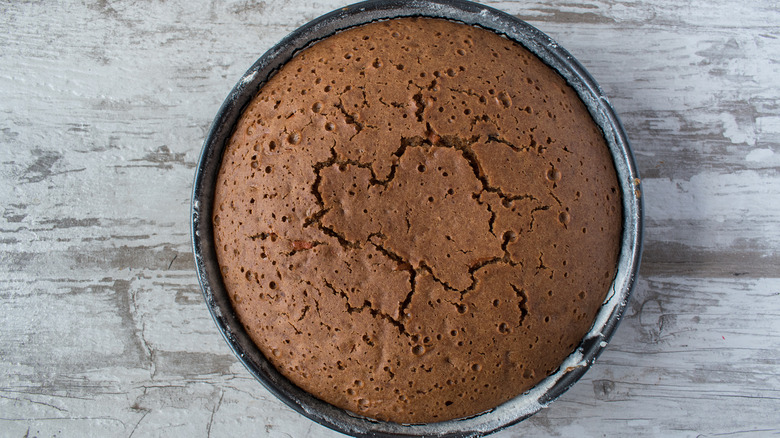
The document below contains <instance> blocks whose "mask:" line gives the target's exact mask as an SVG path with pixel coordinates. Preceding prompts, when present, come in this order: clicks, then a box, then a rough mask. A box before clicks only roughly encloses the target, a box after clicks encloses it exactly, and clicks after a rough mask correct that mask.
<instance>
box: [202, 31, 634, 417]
mask: <svg viewBox="0 0 780 438" xmlns="http://www.w3.org/2000/svg"><path fill="white" fill-rule="evenodd" d="M212 219H213V224H214V234H215V243H216V248H217V255H218V259H219V263H220V266H221V269H222V275H223V279H224V283H225V286H226V288H227V291H228V293H229V294H230V297H231V300H232V303H233V306H234V308H235V311H236V313H237V314H238V316H239V318H240V320H241V322H242V324H243V325H244V326H245V328H246V330H247V332H248V333H249V335H250V336H251V337H252V339H253V340H254V342H255V343H256V344H257V346H258V348H259V349H260V350H261V351H262V352H263V354H264V355H265V356H266V357H267V358H268V359H269V361H271V363H273V364H274V366H275V367H276V368H277V369H278V370H279V371H280V372H281V373H282V374H283V375H285V376H286V377H287V378H289V379H290V380H291V381H292V382H293V383H295V384H296V385H298V386H299V387H301V388H302V389H304V390H306V391H308V392H309V393H311V394H313V395H314V396H316V397H318V398H320V399H322V400H324V401H326V402H329V403H331V404H333V405H335V406H338V407H341V408H344V409H348V410H350V411H353V412H356V413H359V414H362V415H366V416H370V417H374V418H378V419H382V420H389V421H395V422H400V423H423V422H435V421H443V420H448V419H452V418H460V417H465V416H471V415H475V414H478V413H480V412H483V411H485V410H488V409H490V408H493V407H495V406H497V405H498V404H500V403H503V402H505V401H507V400H509V399H511V398H513V397H515V396H517V395H519V394H521V393H523V392H524V391H526V390H528V389H530V388H531V387H533V386H534V385H535V384H536V383H538V382H539V381H540V380H542V379H543V378H545V377H546V376H547V375H549V374H550V373H551V372H553V371H555V369H556V368H557V367H558V365H559V364H560V363H561V362H562V361H563V359H564V358H565V357H566V356H568V355H569V354H570V353H571V352H572V351H573V350H574V349H575V348H576V347H577V345H578V344H579V342H580V340H581V339H582V337H583V336H584V335H585V333H586V332H587V331H588V330H589V328H590V327H591V325H592V323H593V320H594V317H595V315H596V313H597V311H598V310H599V308H600V306H601V304H602V302H603V300H604V298H605V296H606V293H607V291H608V288H609V286H610V285H611V282H612V279H613V276H614V273H615V269H616V263H617V257H618V249H619V242H620V238H621V235H622V230H621V223H622V207H621V199H620V193H619V190H618V182H617V178H616V174H615V169H614V165H613V162H612V158H611V155H610V153H609V150H608V148H607V146H606V143H605V141H604V138H603V135H602V133H601V131H600V130H599V129H598V127H597V126H596V124H595V123H594V122H593V120H592V119H591V117H590V115H589V113H588V112H587V110H586V108H585V106H584V105H583V104H582V102H581V101H580V100H579V98H578V97H577V95H576V93H575V92H574V90H573V89H571V88H570V87H569V86H568V85H567V84H566V82H565V81H564V80H563V79H562V78H561V77H560V76H559V75H558V74H557V73H555V72H554V71H553V70H551V69H550V68H549V67H547V66H546V65H545V64H544V63H542V62H541V61H540V60H538V59H537V58H536V57H535V56H534V55H533V54H531V53H530V52H528V51H527V50H525V49H524V48H522V46H520V45H518V44H516V43H514V42H512V41H510V40H508V39H506V38H503V37H501V36H498V35H496V34H494V33H492V32H489V31H486V30H483V29H479V28H476V27H471V26H466V25H463V24H459V23H453V22H449V21H445V20H440V19H425V18H404V19H395V20H389V21H382V22H376V23H371V24H368V25H364V26H360V27H355V28H352V29H349V30H346V31H343V32H340V33H337V34H335V35H333V36H331V37H329V38H326V39H324V40H322V41H320V42H318V43H316V44H315V45H313V46H311V47H309V48H307V49H305V50H303V51H302V52H300V53H299V54H297V55H296V56H295V57H294V58H293V59H292V60H290V61H289V62H288V63H286V64H285V65H284V66H283V67H282V68H281V69H280V70H279V71H278V72H277V73H276V74H275V75H274V76H273V77H272V78H271V79H270V80H269V81H268V82H267V83H266V84H265V85H264V86H263V87H262V88H261V89H260V91H259V92H258V94H257V96H256V97H255V98H254V99H253V100H252V102H251V103H250V104H249V105H248V107H247V108H246V109H245V111H244V114H243V115H242V117H241V119H240V120H239V122H238V124H237V126H236V128H235V132H234V134H233V136H232V138H231V140H230V142H229V144H228V145H227V148H226V150H225V153H224V156H223V159H222V165H221V168H220V172H219V176H218V180H217V187H216V194H215V204H214V213H213V218H212Z"/></svg>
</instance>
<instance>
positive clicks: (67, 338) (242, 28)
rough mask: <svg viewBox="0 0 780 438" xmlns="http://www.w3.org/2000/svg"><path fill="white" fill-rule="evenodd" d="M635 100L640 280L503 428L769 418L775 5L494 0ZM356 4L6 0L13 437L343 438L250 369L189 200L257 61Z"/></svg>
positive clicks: (6, 323)
mask: <svg viewBox="0 0 780 438" xmlns="http://www.w3.org/2000/svg"><path fill="white" fill-rule="evenodd" d="M488 4H489V5H491V6H494V7H497V8H499V9H502V10H504V11H507V12H509V13H511V14H514V15H516V16H518V17H520V18H522V19H525V20H527V21H529V22H530V23H531V24H533V25H535V26H537V27H538V28H540V29H541V30H542V31H544V32H546V33H548V34H549V35H550V36H552V37H553V38H554V39H556V40H557V41H558V42H559V43H560V44H561V45H562V46H563V47H566V48H567V49H568V50H569V51H570V52H571V53H572V54H573V55H574V56H575V57H577V59H578V60H579V61H580V62H582V63H583V64H584V65H585V66H586V68H587V69H588V70H589V71H590V72H591V74H592V75H593V76H594V77H595V78H596V79H597V81H598V82H599V83H600V84H601V86H602V87H603V88H604V90H605V92H606V94H607V95H608V96H609V97H610V100H611V101H612V103H613V105H614V106H615V108H616V110H617V111H618V113H619V114H620V116H621V118H622V120H623V122H624V124H625V127H626V130H627V132H628V135H629V137H630V139H631V141H632V147H633V150H634V153H635V155H636V159H637V162H638V165H639V170H640V173H641V174H642V177H643V180H642V185H643V193H644V199H645V206H646V213H647V215H646V225H647V226H646V230H645V231H646V240H645V255H644V259H643V267H642V272H641V276H640V280H639V284H638V286H637V289H636V291H635V294H634V296H633V298H632V301H631V303H630V305H629V309H628V310H627V315H626V317H625V319H624V321H623V322H622V324H621V326H620V328H619V330H618V331H617V334H616V336H615V337H614V338H613V340H612V342H611V344H610V346H609V347H608V348H607V349H606V351H605V352H604V353H603V354H602V356H601V357H600V359H599V360H598V361H597V363H596V365H595V366H594V367H593V368H592V369H591V370H590V371H589V372H588V373H587V374H586V376H585V377H584V378H583V379H582V380H581V381H580V382H578V383H577V384H576V385H575V386H574V387H573V388H572V389H571V390H570V391H568V392H567V393H566V394H564V395H563V396H562V397H561V398H560V399H559V400H557V401H556V402H554V403H553V404H552V405H551V406H550V407H549V408H547V409H545V410H543V411H541V412H540V413H539V414H537V415H535V416H534V417H532V418H531V419H529V420H527V421H525V422H523V423H521V424H519V425H516V426H514V427H511V428H509V429H507V430H505V431H502V432H500V433H498V434H497V435H496V436H499V437H518V436H540V435H550V436H614V435H622V434H626V433H631V434H633V435H638V436H741V435H750V434H753V435H757V436H764V435H770V434H778V433H780V415H779V414H778V412H780V272H779V271H778V266H780V255H779V254H778V251H777V249H778V247H780V175H779V174H778V169H779V168H780V26H778V23H780V8H778V6H777V4H776V2H774V1H771V0H754V1H737V0H719V1H703V0H693V1H690V2H679V1H671V0H648V1H644V2H637V1H617V0H603V1H580V0H553V1H525V2H515V1H499V2H488ZM344 5H345V4H344V3H340V2H336V1H333V0H326V1H321V2H311V1H297V0H286V1H277V0H268V1H254V0H241V1H216V0H215V1H212V2H205V1H183V0H169V1H165V2H159V1H135V0H120V1H116V2H106V1H97V2H74V1H70V2H59V3H53V2H36V1H29V2H15V1H14V2H12V1H0V213H1V214H2V218H0V324H1V325H0V327H2V330H1V331H0V435H2V436H18V437H22V436H38V437H44V436H120V437H128V436H195V437H197V436H212V435H213V436H227V435H238V436H246V435H250V434H252V435H269V436H291V437H320V436H334V437H335V436H338V434H336V433H335V432H331V431H329V430H327V429H325V428H323V427H321V426H319V425H316V424H314V423H312V422H311V421H308V420H306V419H305V418H303V417H301V416H300V415H298V414H296V413H295V412H293V411H292V410H290V409H289V408H287V407H286V406H284V405H283V404H282V403H280V402H279V401H277V400H276V399H275V398H274V397H273V396H272V395H271V394H270V393H268V392H267V391H266V390H265V389H263V388H262V387H261V386H260V385H259V384H258V383H256V382H255V381H254V380H253V379H252V378H251V377H250V375H249V374H248V373H247V372H246V370H245V369H244V368H243V366H241V365H240V364H239V363H238V362H237V360H236V359H235V357H234V356H233V355H232V354H231V352H230V351H229V349H228V347H227V345H226V344H225V342H224V341H223V340H222V339H221V337H220V335H219V333H218V332H217V330H216V328H215V326H214V324H213V322H212V321H211V318H210V316H209V315H208V312H207V310H206V307H205V305H204V303H203V301H202V298H201V295H200V291H199V288H198V285H197V280H196V277H195V274H194V270H193V259H192V255H191V252H190V240H189V225H188V220H189V197H190V192H191V185H192V179H193V175H194V167H195V163H196V160H197V157H198V154H199V152H200V148H201V145H202V143H203V140H204V137H205V134H206V131H207V130H208V128H209V125H210V124H211V120H212V118H213V117H214V115H215V113H216V111H217V109H218V108H219V106H220V104H221V102H222V100H223V99H224V98H225V96H226V95H227V93H228V92H229V90H230V89H231V88H232V86H233V84H234V83H235V82H236V81H237V80H238V78H239V77H240V76H241V74H242V73H243V72H244V71H245V70H246V69H247V68H248V67H249V66H250V65H251V64H252V63H253V62H254V60H255V59H256V58H257V57H258V56H259V55H260V54H262V53H263V52H264V51H265V50H267V49H268V48H270V47H271V46H272V45H273V44H274V43H275V42H277V41H278V40H279V39H280V38H282V37H283V36H284V35H286V34H287V33H288V32H290V31H292V30H293V29H295V28H296V27H298V26H300V25H301V24H303V23H305V22H307V21H309V20H311V19H313V18H315V17H317V16H319V15H321V14H323V13H326V12H328V11H330V10H332V9H335V8H337V7H341V6H344Z"/></svg>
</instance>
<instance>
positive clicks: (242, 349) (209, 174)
mask: <svg viewBox="0 0 780 438" xmlns="http://www.w3.org/2000/svg"><path fill="white" fill-rule="evenodd" d="M412 16H419V17H431V18H444V19H449V20H453V21H457V22H461V23H465V24H468V25H474V26H479V27H482V28H485V29H487V30H490V31H493V32H495V33H498V34H500V35H503V36H505V37H506V38H509V39H511V40H513V41H516V42H518V43H519V44H521V45H522V46H524V47H525V48H526V49H528V50H529V51H531V52H532V53H534V54H535V55H536V56H537V57H539V58H540V59H541V60H542V61H543V62H545V63H546V64H547V65H549V66H550V67H552V68H553V69H554V70H556V71H557V72H558V73H559V74H560V75H561V76H563V78H564V79H565V80H566V81H567V82H568V83H569V85H570V86H571V87H572V88H573V89H574V90H575V91H576V92H577V94H578V95H579V97H580V99H581V100H582V101H583V102H584V104H585V106H586V107H587V108H588V111H589V112H590V114H591V116H592V117H593V120H594V121H595V122H596V124H597V125H599V127H600V128H601V130H602V131H603V133H604V137H605V139H606V142H607V144H608V146H609V149H610V152H611V154H612V157H613V161H614V164H615V169H616V171H617V176H618V182H619V184H620V189H621V192H622V199H623V237H622V244H621V249H620V256H619V259H618V266H617V273H616V276H615V279H614V281H613V283H612V286H611V288H610V290H609V291H608V293H607V298H606V300H605V301H604V303H603V305H602V306H601V309H600V311H599V313H598V314H597V316H596V320H595V322H594V324H593V327H592V328H591V330H590V331H589V332H588V333H587V334H586V336H585V337H584V338H583V339H582V341H581V343H580V345H579V346H578V347H577V349H576V350H575V351H574V352H573V353H572V354H571V355H569V356H568V357H567V358H566V359H565V360H564V361H563V363H561V365H560V367H559V368H558V369H557V371H555V372H554V373H553V374H552V375H550V376H548V377H547V378H546V379H544V380H542V381H541V382H540V383H539V384H537V385H536V386H535V387H534V388H532V389H531V390H529V391H527V392H526V393H524V394H522V395H519V396H517V397H515V398H514V399H512V400H510V401H508V402H506V403H504V404H502V405H500V406H498V407H496V408H493V409H491V410H489V411H486V412H483V413H481V414H478V415H476V416H473V417H469V418H462V419H456V420H449V421H443V422H438V423H428V424H410V425H405V424H398V423H391V422H384V421H378V420H375V419H371V418H367V417H363V416H360V415H357V414H354V413H352V412H349V411H346V410H343V409H340V408H336V407H334V406H332V405H330V404H328V403H325V402H323V401H321V400H319V399H317V398H315V397H313V396H311V395H310V394H308V393H307V392H305V391H303V390H302V389H300V388H298V387H297V386H295V385H294V384H292V383H291V382H290V381H289V380H287V379H286V378H285V377H284V376H282V375H281V374H280V373H279V372H278V371H276V369H275V368H274V367H273V366H272V365H271V364H270V363H269V362H268V361H267V360H266V358H265V357H264V356H263V355H262V353H261V352H260V351H259V349H258V348H257V347H256V346H255V345H254V343H253V342H252V340H251V339H250V337H249V336H248V335H247V333H246V332H245V331H244V328H243V326H242V325H241V323H240V321H239V320H238V318H237V316H236V314H235V312H234V311H233V308H232V305H231V303H230V299H229V297H228V294H227V291H226V290H225V286H224V284H223V282H222V276H221V273H220V269H219V265H218V262H217V256H216V252H215V248H214V236H213V230H212V224H211V217H212V208H213V201H214V190H215V181H216V176H217V173H218V171H219V167H220V163H221V159H222V153H223V151H224V149H225V146H226V144H227V143H228V141H229V139H230V136H231V135H232V133H233V129H234V126H235V124H236V122H237V120H238V119H239V117H240V115H241V113H242V111H243V109H244V108H245V106H246V105H247V104H248V103H249V101H250V100H251V99H252V98H253V97H254V96H255V94H256V93H257V92H258V90H259V89H260V87H262V86H263V84H264V83H265V82H266V81H267V80H268V79H269V78H270V77H271V76H272V75H273V74H274V72H275V71H276V70H277V69H278V68H279V67H280V66H282V65H283V64H285V63H286V62H287V61H288V60H290V59H291V58H292V57H293V56H294V55H295V54H296V53H297V52H298V51H300V50H302V49H304V48H306V47H307V46H309V45H311V44H313V43H315V42H317V41H318V40H321V39H323V38H327V37H328V36H330V35H332V34H334V33H335V32H338V31H340V30H344V29H347V28H350V27H354V26H358V25H361V24H366V23H369V22H373V21H377V20H385V19H392V18H400V17H412ZM191 220H192V222H191V227H192V228H191V232H192V243H193V251H194V255H195V266H196V270H197V275H198V279H199V281H200V285H201V288H202V291H203V296H204V298H205V301H206V305H207V307H208V309H209V311H210V312H211V315H212V317H213V318H214V322H215V323H216V325H217V327H218V329H219V331H220V332H221V333H222V335H223V336H224V338H225V340H226V341H227V343H228V345H229V346H230V348H231V349H232V350H233V352H234V353H235V354H236V356H237V357H238V359H239V360H240V361H241V362H242V363H243V364H244V365H245V366H246V368H247V369H248V370H249V372H250V373H251V374H252V375H253V376H254V377H255V378H256V379H257V380H258V381H259V382H260V383H262V384H263V385H264V386H265V387H266V388H267V389H268V390H269V391H271V392H272V393H273V394H274V395H276V396H277V397H278V398H279V399H280V400H282V401H283V402H284V403H286V404H287V405H288V406H290V407H291V408H293V409H294V410H296V411H298V412H300V413H301V414H303V415H305V416H306V417H308V418H310V419H312V420H314V421H316V422H318V423H320V424H322V425H324V426H327V427H329V428H331V429H334V430H337V431H339V432H343V433H345V434H349V435H354V436H453V437H455V436H457V437H472V436H483V435H486V434H489V433H492V432H495V431H497V430H500V429H502V428H505V427H507V426H510V425H512V424H515V423H517V422H519V421H522V420H523V419H525V418H528V417H529V416H531V415H533V414H534V413H536V412H537V411H539V410H540V409H542V408H543V407H546V406H547V405H548V404H549V403H550V402H551V401H553V400H554V399H556V398H557V397H558V396H560V395H561V394H562V393H564V392H565V391H566V390H567V389H568V388H569V387H571V385H573V384H574V383H575V382H576V381H577V380H578V379H579V378H580V377H581V376H582V375H583V374H584V373H585V371H587V369H588V368H589V367H590V366H591V364H592V363H593V361H594V360H595V359H596V358H597V357H598V355H599V354H600V353H601V351H602V350H603V349H604V347H606V345H607V342H608V341H609V339H610V337H611V336H612V334H613V333H614V331H615V328H616V327H617V325H618V322H619V321H620V318H621V315H622V314H623V310H624V309H625V307H626V303H627V301H628V299H629V296H630V293H631V290H632V288H633V286H634V283H635V279H636V275H637V272H638V270H639V261H640V257H641V249H642V198H641V188H640V181H639V176H638V174H637V170H636V166H635V164H634V159H633V156H632V154H631V151H630V148H629V143H628V139H627V137H626V134H625V132H624V130H623V127H622V126H621V124H620V121H619V119H618V117H617V115H616V114H615V112H614V110H613V109H612V106H611V105H610V103H609V101H608V100H607V98H606V96H604V93H603V92H602V90H601V88H600V87H599V86H598V84H597V83H596V81H595V80H594V79H593V78H592V77H591V76H590V74H588V72H587V71H586V70H585V68H584V67H583V66H582V65H580V63H579V62H577V60H575V59H574V58H573V57H572V56H571V55H570V54H569V53H568V52H567V51H566V50H564V49H563V48H561V47H560V46H559V45H558V44H556V43H555V42H554V41H553V40H552V39H551V38H550V37H548V36H547V35H545V34H544V33H542V32H541V31H539V30H538V29H536V28H534V27H532V26H531V25H529V24H527V23H525V22H524V21H522V20H519V19H517V18H515V17H513V16H511V15H509V14H506V13H504V12H501V11H499V10H496V9H493V8H490V7H487V6H483V5H480V4H478V3H472V2H468V1H463V0H434V1H417V0H390V1H367V2H363V3H357V4H354V5H351V6H347V7H344V8H341V9H338V10H336V11H333V12H331V13H329V14H326V15H323V16H322V17H320V18H317V19H315V20H314V21H312V22H310V23H308V24H306V25H304V26H302V27H301V28H299V29H297V30H296V31H294V32H293V33H291V34H290V35H288V36H287V37H286V38H284V39H283V40H282V41H281V42H280V43H278V44H277V45H276V46H274V47H273V48H271V49H270V50H269V51H268V52H266V53H265V54H264V55H263V56H261V57H260V58H259V59H258V60H257V62H255V64H254V65H252V67H251V68H250V69H249V70H248V71H247V72H246V74H244V76H243V77H241V79H240V80H239V81H238V83H237V84H236V86H235V87H234V88H233V90H232V91H231V92H230V94H229V95H228V97H227V99H226V100H225V102H224V103H223V104H222V107H221V108H220V109H219V111H218V113H217V115H216V118H215V119H214V122H213V124H212V125H211V129H210V130H209V132H208V135H207V137H206V140H205V144H204V145H203V150H202V153H201V156H200V160H199V162H198V166H197V169H196V173H195V182H194V187H193V193H192V217H191Z"/></svg>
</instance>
